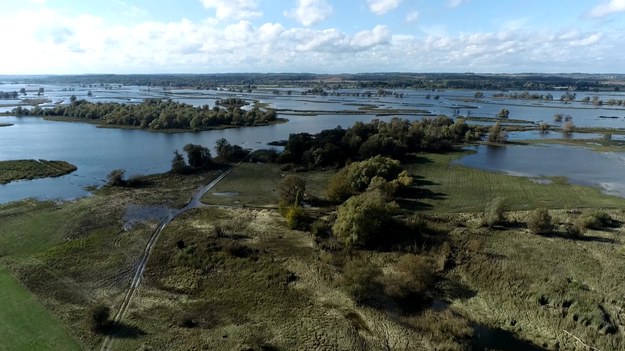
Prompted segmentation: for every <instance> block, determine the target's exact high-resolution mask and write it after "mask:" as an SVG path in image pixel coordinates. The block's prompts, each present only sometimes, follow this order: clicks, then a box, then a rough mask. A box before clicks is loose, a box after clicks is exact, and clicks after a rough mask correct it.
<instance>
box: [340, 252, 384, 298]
mask: <svg viewBox="0 0 625 351" xmlns="http://www.w3.org/2000/svg"><path fill="white" fill-rule="evenodd" d="M381 276H382V271H381V270H380V269H379V268H378V267H376V266H375V265H373V264H371V263H370V262H366V261H363V260H353V261H350V262H348V263H347V264H346V265H345V268H344V270H343V275H342V276H341V280H340V284H341V286H342V287H343V289H345V291H346V292H347V293H348V294H349V295H351V296H352V297H353V298H354V300H355V301H356V303H370V302H373V301H375V300H376V299H377V298H378V297H379V296H380V294H381V293H382V285H381V284H380V283H379V281H378V280H379V278H380V277H381Z"/></svg>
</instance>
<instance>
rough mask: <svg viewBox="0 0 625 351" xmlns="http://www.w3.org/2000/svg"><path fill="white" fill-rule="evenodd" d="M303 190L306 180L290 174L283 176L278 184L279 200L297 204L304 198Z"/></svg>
mask: <svg viewBox="0 0 625 351" xmlns="http://www.w3.org/2000/svg"><path fill="white" fill-rule="evenodd" d="M305 190H306V181H305V180H304V179H302V178H301V177H298V176H296V175H292V174H289V175H287V176H286V177H284V179H282V181H280V185H279V186H278V191H279V193H280V200H281V201H284V202H286V203H287V204H290V205H299V204H300V203H301V202H302V200H303V199H304V191H305Z"/></svg>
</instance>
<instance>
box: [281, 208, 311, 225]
mask: <svg viewBox="0 0 625 351" xmlns="http://www.w3.org/2000/svg"><path fill="white" fill-rule="evenodd" d="M284 218H286V224H287V226H288V227H289V229H298V230H306V229H307V226H308V222H309V219H310V217H309V216H308V213H307V212H306V210H304V209H303V208H302V207H300V206H290V207H289V208H288V209H287V210H286V214H285V215H284Z"/></svg>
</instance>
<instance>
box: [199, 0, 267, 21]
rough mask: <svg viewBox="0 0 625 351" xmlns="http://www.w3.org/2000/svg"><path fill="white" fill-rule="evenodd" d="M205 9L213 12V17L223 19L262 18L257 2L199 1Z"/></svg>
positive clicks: (253, 0) (233, 0)
mask: <svg viewBox="0 0 625 351" xmlns="http://www.w3.org/2000/svg"><path fill="white" fill-rule="evenodd" d="M200 1H201V2H202V5H204V7H206V8H207V9H214V10H215V17H217V18H218V19H220V20H224V19H247V18H254V17H260V16H262V14H263V13H262V12H261V11H260V10H259V9H258V1H257V0H200Z"/></svg>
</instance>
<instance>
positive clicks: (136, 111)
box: [12, 99, 277, 130]
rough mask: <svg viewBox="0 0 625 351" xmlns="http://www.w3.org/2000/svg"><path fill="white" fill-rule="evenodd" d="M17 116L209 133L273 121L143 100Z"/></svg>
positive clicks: (80, 103) (257, 114) (254, 114)
mask: <svg viewBox="0 0 625 351" xmlns="http://www.w3.org/2000/svg"><path fill="white" fill-rule="evenodd" d="M12 112H13V113H14V114H16V115H18V116H28V115H30V116H54V117H71V118H80V119H86V120H98V121H101V122H102V123H105V124H109V125H117V126H132V127H137V128H143V129H154V130H159V129H193V130H202V129H211V128H215V127H223V126H254V125H264V124H268V123H271V122H273V121H275V120H276V117H277V115H276V111H275V110H271V109H268V110H263V109H260V108H256V107H255V108H253V109H251V110H250V111H245V110H242V109H241V108H239V107H232V108H228V109H222V108H219V107H217V106H215V107H213V108H212V109H211V108H209V106H208V105H204V106H201V107H194V106H191V105H189V104H185V103H180V102H176V101H173V100H159V99H147V100H145V101H144V102H142V103H140V104H119V103H114V102H109V103H101V102H98V103H92V102H88V101H86V100H77V101H74V102H72V103H71V104H69V105H57V106H55V107H53V108H41V107H39V106H36V107H33V108H32V109H27V108H23V107H21V106H19V107H17V108H15V109H13V111H12Z"/></svg>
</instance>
